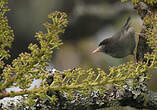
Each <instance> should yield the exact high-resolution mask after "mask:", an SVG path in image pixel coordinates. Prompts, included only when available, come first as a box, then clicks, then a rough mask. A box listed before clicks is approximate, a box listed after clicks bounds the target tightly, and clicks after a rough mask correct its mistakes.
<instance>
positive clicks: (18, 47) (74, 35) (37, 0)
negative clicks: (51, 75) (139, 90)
mask: <svg viewBox="0 0 157 110" xmlns="http://www.w3.org/2000/svg"><path fill="white" fill-rule="evenodd" d="M9 8H10V9H11V11H10V12H9V13H8V19H9V25H10V26H11V27H12V29H13V30H14V34H15V40H14V42H13V45H12V47H13V48H12V50H11V54H12V58H11V60H10V62H11V61H12V60H13V59H14V58H16V57H17V56H18V55H19V54H20V53H21V52H25V51H28V50H27V47H28V45H29V44H30V43H36V42H37V41H36V39H35V38H34V35H35V32H38V31H39V30H43V27H42V24H43V23H44V22H46V21H47V20H48V19H47V16H48V14H49V13H51V12H53V11H56V10H58V11H63V12H66V13H67V14H68V20H69V25H68V27H67V28H66V31H65V33H64V34H63V35H62V36H61V39H62V40H63V43H64V45H62V46H61V48H60V49H59V50H57V51H55V52H54V54H53V55H52V56H53V57H52V62H51V64H52V65H53V66H54V67H55V68H56V69H58V70H65V69H71V68H74V67H85V68H86V67H94V68H96V67H100V68H103V69H104V70H106V71H107V68H108V66H112V65H118V64H120V63H125V62H126V61H129V60H130V59H132V58H131V56H128V57H127V58H124V59H115V58H112V57H110V56H108V55H105V54H102V53H98V54H95V55H93V54H91V52H92V51H93V50H94V49H95V48H97V46H98V44H99V42H100V41H102V40H103V39H104V38H107V37H111V36H112V34H113V33H114V32H115V31H117V30H118V29H119V28H120V27H121V26H122V25H123V24H124V22H125V21H126V19H127V17H128V16H131V18H132V20H131V25H132V26H133V27H134V29H135V31H136V32H137V33H138V32H140V30H141V26H142V20H141V19H140V17H139V16H138V15H137V14H136V11H135V10H134V9H133V5H132V4H131V2H125V3H121V2H120V0H9ZM153 82H154V80H153ZM151 85H152V83H151ZM153 88H155V86H153Z"/></svg>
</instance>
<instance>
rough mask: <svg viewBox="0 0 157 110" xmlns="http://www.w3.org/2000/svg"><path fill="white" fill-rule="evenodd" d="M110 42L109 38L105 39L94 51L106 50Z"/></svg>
mask: <svg viewBox="0 0 157 110" xmlns="http://www.w3.org/2000/svg"><path fill="white" fill-rule="evenodd" d="M107 44H108V39H105V40H103V41H102V42H100V44H99V46H98V48H97V49H95V50H93V51H92V53H93V54H95V53H98V52H105V50H106V49H105V47H106V45H107Z"/></svg>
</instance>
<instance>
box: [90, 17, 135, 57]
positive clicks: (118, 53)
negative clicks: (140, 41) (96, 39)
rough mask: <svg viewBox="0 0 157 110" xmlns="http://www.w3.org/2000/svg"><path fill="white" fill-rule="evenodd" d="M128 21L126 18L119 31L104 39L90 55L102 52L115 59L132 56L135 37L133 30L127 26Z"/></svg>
mask: <svg viewBox="0 0 157 110" xmlns="http://www.w3.org/2000/svg"><path fill="white" fill-rule="evenodd" d="M130 19H131V17H128V19H127V21H126V23H125V25H124V26H122V28H121V29H120V31H118V32H116V33H115V34H114V35H113V36H112V37H110V38H106V39H104V40H103V41H102V42H100V44H99V47H98V48H97V49H95V50H94V51H93V52H92V53H97V52H104V53H106V54H108V55H110V56H112V57H115V58H123V57H126V56H128V55H134V49H135V47H136V35H135V31H134V29H133V28H132V27H131V26H130V24H129V21H130Z"/></svg>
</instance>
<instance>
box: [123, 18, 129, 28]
mask: <svg viewBox="0 0 157 110" xmlns="http://www.w3.org/2000/svg"><path fill="white" fill-rule="evenodd" d="M130 20H131V17H130V16H129V17H128V19H127V21H126V23H125V25H124V26H123V27H124V28H125V29H127V30H128V29H129V27H130V24H129V22H130Z"/></svg>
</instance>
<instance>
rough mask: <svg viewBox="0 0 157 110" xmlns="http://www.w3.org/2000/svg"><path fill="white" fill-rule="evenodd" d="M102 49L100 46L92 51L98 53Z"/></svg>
mask: <svg viewBox="0 0 157 110" xmlns="http://www.w3.org/2000/svg"><path fill="white" fill-rule="evenodd" d="M101 49H102V47H101V46H100V47H98V48H97V49H95V50H93V51H92V53H93V54H95V53H98V52H100V51H101Z"/></svg>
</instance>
